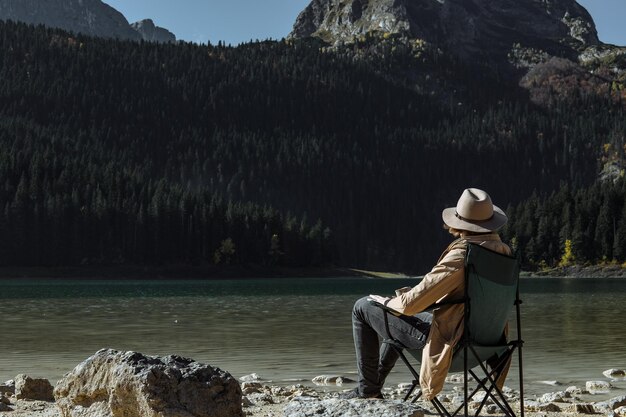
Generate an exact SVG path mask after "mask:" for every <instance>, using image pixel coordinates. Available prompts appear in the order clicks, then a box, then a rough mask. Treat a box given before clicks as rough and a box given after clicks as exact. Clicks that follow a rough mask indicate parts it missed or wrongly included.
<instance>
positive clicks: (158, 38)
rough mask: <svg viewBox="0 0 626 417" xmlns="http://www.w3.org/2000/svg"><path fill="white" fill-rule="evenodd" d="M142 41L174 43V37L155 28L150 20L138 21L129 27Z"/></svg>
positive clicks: (164, 30)
mask: <svg viewBox="0 0 626 417" xmlns="http://www.w3.org/2000/svg"><path fill="white" fill-rule="evenodd" d="M130 26H131V27H132V28H133V29H134V30H135V31H137V32H138V33H139V34H140V35H141V37H142V38H143V40H145V41H148V42H160V43H167V42H176V36H174V34H173V33H172V32H170V31H169V30H167V29H165V28H162V27H159V26H156V25H155V24H154V22H153V21H152V20H151V19H144V20H140V21H139V22H135V23H132V24H131V25H130Z"/></svg>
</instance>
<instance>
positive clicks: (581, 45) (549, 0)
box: [291, 0, 600, 58]
mask: <svg viewBox="0 0 626 417" xmlns="http://www.w3.org/2000/svg"><path fill="white" fill-rule="evenodd" d="M371 32H382V33H388V34H400V35H402V36H407V37H409V38H416V39H422V40H424V41H427V42H430V43H432V44H436V45H438V46H443V47H446V49H448V50H452V51H453V52H456V53H457V54H458V55H461V56H464V57H471V56H476V55H478V56H483V55H489V56H491V57H499V58H505V57H507V56H508V55H509V53H510V52H511V50H512V48H513V45H516V46H517V47H518V48H520V47H521V48H522V49H523V48H532V49H538V50H541V51H545V52H547V53H548V54H550V55H558V56H568V57H571V56H576V55H577V53H579V52H581V51H582V50H584V49H585V48H587V47H588V46H591V45H597V44H599V43H600V41H599V40H598V35H597V32H596V28H595V24H594V22H593V19H592V18H591V16H590V15H589V13H588V12H587V10H586V9H585V8H584V7H582V6H580V5H579V4H578V3H576V1H575V0H312V1H311V3H310V4H309V5H308V6H307V7H306V8H305V9H304V10H303V11H302V12H301V13H300V15H299V16H298V18H297V20H296V23H295V25H294V28H293V31H292V33H291V36H292V37H297V38H302V37H309V36H315V37H319V38H322V39H324V40H325V41H327V42H331V43H334V44H337V43H344V42H350V41H352V40H353V39H354V38H355V37H357V36H360V35H364V34H367V33H371Z"/></svg>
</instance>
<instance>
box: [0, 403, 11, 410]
mask: <svg viewBox="0 0 626 417" xmlns="http://www.w3.org/2000/svg"><path fill="white" fill-rule="evenodd" d="M0 411H13V409H12V408H11V407H9V405H8V404H5V403H0Z"/></svg>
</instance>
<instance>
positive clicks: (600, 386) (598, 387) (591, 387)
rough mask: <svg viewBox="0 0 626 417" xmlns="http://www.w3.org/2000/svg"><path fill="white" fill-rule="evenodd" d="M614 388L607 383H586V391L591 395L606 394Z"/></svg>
mask: <svg viewBox="0 0 626 417" xmlns="http://www.w3.org/2000/svg"><path fill="white" fill-rule="evenodd" d="M611 388H613V386H612V385H611V384H610V383H608V382H607V381H587V382H586V383H585V389H586V390H587V391H589V393H590V394H604V393H607V392H609V390H610V389H611Z"/></svg>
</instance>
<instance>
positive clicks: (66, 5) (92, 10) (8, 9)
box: [0, 0, 176, 42]
mask: <svg viewBox="0 0 626 417" xmlns="http://www.w3.org/2000/svg"><path fill="white" fill-rule="evenodd" d="M0 20H14V21H18V22H24V23H28V24H34V25H38V24H42V25H44V26H48V27H52V28H59V29H64V30H67V31H71V32H75V33H81V34H84V35H89V36H97V37H104V38H115V39H124V40H134V41H140V40H146V41H154V42H175V41H176V37H175V36H174V35H173V34H172V33H171V32H169V31H167V30H166V29H164V28H160V27H158V26H154V23H153V22H152V20H150V19H146V20H142V21H139V22H136V23H134V24H132V25H131V24H130V23H129V22H128V20H127V19H126V18H125V17H124V15H123V14H122V13H121V12H119V11H118V10H116V9H115V8H113V7H111V6H110V5H108V4H106V3H104V2H102V1H100V0H49V1H47V2H41V1H37V0H0ZM150 23H151V24H152V25H150Z"/></svg>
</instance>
